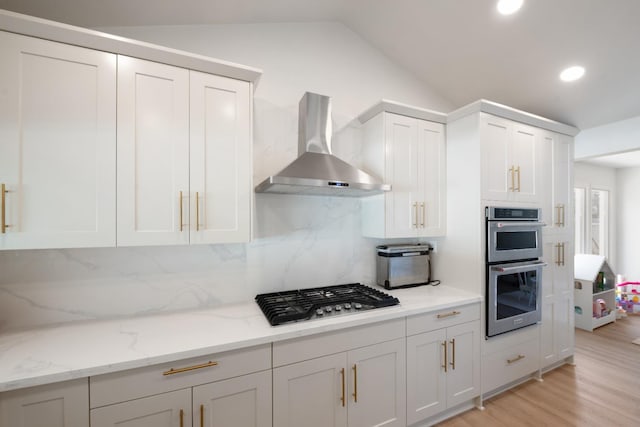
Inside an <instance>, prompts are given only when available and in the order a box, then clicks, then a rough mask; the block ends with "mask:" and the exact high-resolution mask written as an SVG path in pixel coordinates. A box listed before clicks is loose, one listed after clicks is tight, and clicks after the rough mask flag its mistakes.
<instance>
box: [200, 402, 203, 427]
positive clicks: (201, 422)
mask: <svg viewBox="0 0 640 427" xmlns="http://www.w3.org/2000/svg"><path fill="white" fill-rule="evenodd" d="M200 427H204V405H200Z"/></svg>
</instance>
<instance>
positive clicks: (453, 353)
mask: <svg viewBox="0 0 640 427" xmlns="http://www.w3.org/2000/svg"><path fill="white" fill-rule="evenodd" d="M449 342H450V343H451V369H453V370H454V371H455V370H456V339H455V338H452V339H451V341H449Z"/></svg>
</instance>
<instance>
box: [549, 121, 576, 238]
mask: <svg viewBox="0 0 640 427" xmlns="http://www.w3.org/2000/svg"><path fill="white" fill-rule="evenodd" d="M541 139H542V142H543V143H544V144H543V145H544V150H545V151H544V161H543V164H544V165H545V171H546V172H547V173H545V174H544V179H545V180H546V182H545V188H547V190H548V191H549V192H550V193H549V194H548V195H547V197H546V198H545V203H544V204H543V206H542V207H543V219H544V221H545V222H546V223H547V226H546V227H545V231H547V232H553V233H563V234H564V233H573V217H572V212H573V180H572V178H571V177H572V176H573V167H572V166H573V138H571V137H569V136H567V135H562V134H558V133H554V132H549V131H544V132H543V133H542V135H541Z"/></svg>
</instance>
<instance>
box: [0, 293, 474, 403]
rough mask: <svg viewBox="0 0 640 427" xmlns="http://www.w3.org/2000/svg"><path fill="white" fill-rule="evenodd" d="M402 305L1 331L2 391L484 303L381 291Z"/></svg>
mask: <svg viewBox="0 0 640 427" xmlns="http://www.w3.org/2000/svg"><path fill="white" fill-rule="evenodd" d="M385 292H387V293H389V294H391V295H393V296H395V297H397V298H398V299H399V300H400V304H399V305H396V306H392V307H385V308H381V309H376V310H368V311H364V312H361V313H356V314H349V315H342V316H335V317H331V318H325V319H315V320H310V321H302V322H296V323H290V324H284V325H280V326H271V325H270V324H269V323H268V321H267V319H266V318H265V316H264V315H263V313H262V311H260V308H259V307H258V305H257V304H256V303H255V302H254V301H247V302H243V303H236V304H228V305H221V306H218V307H214V308H211V309H201V310H193V311H185V312H178V313H168V314H164V315H154V316H144V317H133V318H126V319H122V318H121V319H113V320H100V321H87V322H78V323H71V324H63V325H59V326H51V327H47V328H41V329H33V330H25V331H16V332H8V333H6V334H2V335H0V392H3V391H9V390H14V389H19V388H25V387H30V386H36V385H43V384H49V383H54V382H59V381H66V380H71V379H76V378H83V377H89V376H93V375H100V374H105V373H111V372H117V371H122V370H125V369H132V368H140V367H144V366H150V365H155V364H159V363H164V362H171V361H176V360H180V359H186V358H191V357H199V356H204V355H207V354H211V353H219V352H223V351H228V350H235V349H241V348H246V347H251V346H254V345H260V344H268V343H273V342H278V341H283V340H288V339H292V338H298V337H303V336H309V335H313V334H318V333H323V332H330V331H336V330H339V329H344V328H350V327H355V326H362V325H366V324H371V323H376V322H382V321H385V320H390V319H396V318H401V317H406V316H412V315H416V314H420V313H425V312H429V311H434V310H444V309H448V308H451V307H456V306H461V305H465V304H471V303H477V302H480V301H481V300H482V297H481V296H480V295H479V294H474V293H469V292H465V291H462V290H459V289H457V288H454V287H451V286H445V285H440V286H422V287H416V288H409V289H400V290H393V291H385Z"/></svg>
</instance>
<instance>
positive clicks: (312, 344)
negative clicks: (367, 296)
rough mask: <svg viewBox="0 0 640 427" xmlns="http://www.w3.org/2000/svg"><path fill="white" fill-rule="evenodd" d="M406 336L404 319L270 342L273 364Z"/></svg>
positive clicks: (300, 359) (276, 364)
mask: <svg viewBox="0 0 640 427" xmlns="http://www.w3.org/2000/svg"><path fill="white" fill-rule="evenodd" d="M404 336H405V319H395V320H388V321H385V322H380V323H375V324H373V325H367V326H360V327H354V328H348V329H344V330H341V331H337V332H327V333H324V334H318V335H313V336H309V337H305V338H295V339H291V340H287V341H282V342H276V343H273V367H274V368H275V367H277V366H283V365H288V364H291V363H296V362H301V361H303V360H309V359H314V358H316V357H321V356H326V355H328V354H335V353H339V352H342V351H348V350H352V349H354V348H360V347H366V346H369V345H373V344H378V343H381V342H385V341H391V340H394V339H397V338H404Z"/></svg>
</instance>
